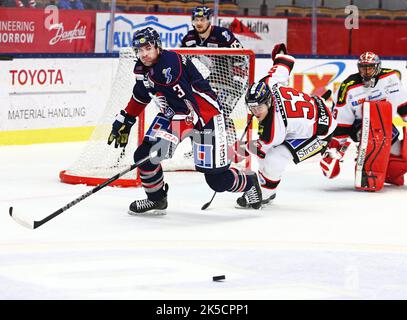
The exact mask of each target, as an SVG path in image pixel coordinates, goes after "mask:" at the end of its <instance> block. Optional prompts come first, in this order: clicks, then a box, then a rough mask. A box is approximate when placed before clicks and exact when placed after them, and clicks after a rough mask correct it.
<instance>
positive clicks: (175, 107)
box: [125, 50, 221, 128]
mask: <svg viewBox="0 0 407 320" xmlns="http://www.w3.org/2000/svg"><path fill="white" fill-rule="evenodd" d="M134 74H135V75H136V84H135V85H134V87H133V96H132V99H131V101H130V102H129V104H128V105H127V107H126V109H125V110H126V112H127V113H129V114H131V115H135V116H137V115H139V114H140V113H141V111H142V110H143V109H144V108H145V106H146V105H147V104H148V103H149V102H150V101H151V99H152V98H151V96H150V94H153V95H155V96H162V97H164V99H165V101H166V106H165V107H163V108H162V110H161V111H162V112H163V113H164V115H165V116H166V117H167V118H168V119H173V120H182V119H186V118H187V117H189V118H190V119H191V120H192V121H193V123H194V125H196V126H197V128H200V127H202V126H204V125H205V124H206V123H207V122H208V121H209V120H210V119H211V118H212V117H213V116H215V115H217V114H219V113H221V106H220V104H219V102H218V100H217V96H216V93H215V92H214V91H213V90H212V88H211V87H210V85H209V82H208V81H207V80H205V79H204V78H203V77H202V75H201V73H200V72H199V71H198V70H197V69H196V67H195V66H194V64H193V63H192V62H191V60H189V59H188V58H186V57H185V56H181V55H180V54H178V53H175V52H171V51H167V50H163V51H162V52H161V54H160V57H159V59H158V62H157V63H156V64H155V65H153V66H151V67H146V66H145V65H144V64H143V63H142V62H141V61H140V60H138V61H137V62H136V65H135V67H134Z"/></svg>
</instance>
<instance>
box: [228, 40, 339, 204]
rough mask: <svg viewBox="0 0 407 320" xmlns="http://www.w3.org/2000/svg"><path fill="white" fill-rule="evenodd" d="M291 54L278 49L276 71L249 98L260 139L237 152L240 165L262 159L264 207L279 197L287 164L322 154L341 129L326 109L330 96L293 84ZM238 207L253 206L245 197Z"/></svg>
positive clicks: (243, 144)
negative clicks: (290, 82) (249, 159)
mask: <svg viewBox="0 0 407 320" xmlns="http://www.w3.org/2000/svg"><path fill="white" fill-rule="evenodd" d="M279 52H282V53H283V54H277V53H279ZM286 53H287V51H286V48H285V45H284V44H279V45H276V47H275V48H274V50H273V54H272V59H273V60H274V64H273V67H272V68H271V70H270V71H269V72H268V75H267V76H266V77H264V78H262V79H261V80H260V81H259V82H256V83H253V84H252V85H251V86H250V88H249V89H248V91H247V94H246V97H245V102H246V105H247V107H248V109H249V110H250V111H251V112H252V113H253V115H254V116H255V117H256V118H257V120H258V121H259V129H258V134H259V138H258V139H257V140H253V141H246V142H241V143H238V142H237V143H236V144H235V148H234V149H233V150H232V152H234V156H235V158H233V159H234V161H239V160H241V158H242V157H246V156H248V155H249V153H252V154H255V155H257V160H258V162H259V171H258V175H259V179H260V185H261V188H262V194H263V201H262V203H263V205H266V204H268V203H270V201H271V200H272V199H274V197H275V194H276V188H277V186H278V184H279V183H280V181H281V177H282V174H283V171H284V169H285V167H286V165H287V164H288V163H289V162H290V161H294V163H296V164H297V163H299V162H301V161H304V160H306V159H308V158H310V157H312V156H314V155H316V154H319V153H321V151H322V150H323V149H324V147H326V145H327V144H328V142H329V140H330V138H331V135H332V133H333V131H334V129H335V127H336V121H335V119H334V118H333V117H332V114H331V112H330V110H329V108H328V107H327V106H326V105H325V98H327V96H328V95H330V92H328V94H327V96H325V97H322V98H321V97H317V96H310V95H308V94H306V93H304V92H300V91H298V90H295V89H294V88H291V87H289V86H287V85H288V79H289V75H290V72H291V70H292V69H293V67H294V63H295V59H294V57H292V56H289V55H287V54H286ZM324 95H325V94H324ZM237 207H241V208H246V207H247V202H246V201H245V198H244V197H239V198H238V199H237Z"/></svg>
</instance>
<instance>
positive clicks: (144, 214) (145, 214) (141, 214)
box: [127, 209, 167, 217]
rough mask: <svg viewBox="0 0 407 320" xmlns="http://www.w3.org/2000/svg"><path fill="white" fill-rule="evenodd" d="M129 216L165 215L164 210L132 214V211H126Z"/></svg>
mask: <svg viewBox="0 0 407 320" xmlns="http://www.w3.org/2000/svg"><path fill="white" fill-rule="evenodd" d="M127 213H128V214H129V215H131V216H145V217H148V216H165V215H166V214H167V212H166V210H165V209H162V210H159V209H157V210H150V211H146V212H134V211H130V210H129V211H128V212H127Z"/></svg>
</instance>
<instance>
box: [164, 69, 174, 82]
mask: <svg viewBox="0 0 407 320" xmlns="http://www.w3.org/2000/svg"><path fill="white" fill-rule="evenodd" d="M162 72H163V75H164V77H165V79H166V81H165V83H166V84H169V83H171V80H172V75H171V68H167V69H163V71H162Z"/></svg>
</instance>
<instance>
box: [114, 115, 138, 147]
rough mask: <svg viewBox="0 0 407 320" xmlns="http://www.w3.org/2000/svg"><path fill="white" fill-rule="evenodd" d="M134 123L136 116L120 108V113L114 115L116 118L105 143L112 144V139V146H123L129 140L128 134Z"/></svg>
mask: <svg viewBox="0 0 407 320" xmlns="http://www.w3.org/2000/svg"><path fill="white" fill-rule="evenodd" d="M135 123H136V117H133V116H131V115H129V114H128V113H127V112H126V111H124V110H121V111H120V114H118V115H117V116H116V120H115V121H114V122H113V125H112V131H111V132H110V135H109V138H108V140H107V144H109V145H110V144H112V142H113V141H114V147H115V148H117V147H118V146H120V147H121V148H125V147H126V145H127V143H128V142H129V134H130V130H131V127H132V126H133V125H134V124H135Z"/></svg>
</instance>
